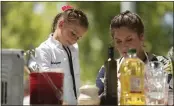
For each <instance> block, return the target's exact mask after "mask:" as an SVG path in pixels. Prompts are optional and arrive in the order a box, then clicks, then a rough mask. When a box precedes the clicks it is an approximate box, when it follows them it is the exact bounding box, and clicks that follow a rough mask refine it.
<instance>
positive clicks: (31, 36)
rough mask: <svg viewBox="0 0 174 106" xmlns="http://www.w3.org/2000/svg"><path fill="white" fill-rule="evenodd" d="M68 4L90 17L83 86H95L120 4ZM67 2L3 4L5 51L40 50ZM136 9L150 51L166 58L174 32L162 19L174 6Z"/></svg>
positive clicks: (83, 53) (83, 50)
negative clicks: (170, 35) (89, 84)
mask: <svg viewBox="0 0 174 106" xmlns="http://www.w3.org/2000/svg"><path fill="white" fill-rule="evenodd" d="M66 3H68V4H70V5H73V6H75V7H76V8H79V9H81V10H83V11H84V12H85V13H86V14H87V16H88V18H89V24H90V26H89V30H88V32H87V34H86V36H84V38H82V39H81V40H80V41H79V49H80V65H81V70H82V71H81V79H82V81H83V84H84V83H87V82H92V83H95V79H96V75H97V73H98V70H99V68H100V67H101V65H103V63H104V61H105V60H106V59H107V47H108V44H110V43H111V35H110V32H109V25H110V21H111V19H112V18H113V17H114V16H115V15H117V14H119V13H120V2H106V1H105V2H89V1H88V2H66ZM66 3H65V2H64V3H63V2H1V5H2V9H1V11H2V12H1V14H2V21H1V22H2V40H1V41H2V48H21V49H24V50H27V49H29V46H30V45H31V44H32V45H33V46H34V47H37V46H38V45H39V44H40V43H41V42H43V41H44V40H45V39H46V38H47V37H48V34H49V33H50V30H51V24H52V20H53V18H54V16H55V15H56V14H57V13H58V12H60V11H61V9H60V7H61V6H62V5H64V4H66ZM38 5H39V6H38ZM136 6H137V13H138V14H139V15H140V16H141V17H142V19H143V22H144V24H145V38H146V42H145V45H146V49H147V51H150V52H152V53H155V54H158V55H165V54H166V53H167V51H168V50H169V48H170V45H171V44H170V42H169V34H172V36H173V33H172V31H171V32H169V30H168V27H162V25H161V24H162V17H163V16H164V14H165V13H166V12H173V3H172V2H137V4H136ZM38 8H39V10H41V11H38V10H37V9H38ZM172 30H173V29H172ZM118 56H119V55H118V53H117V51H116V57H118Z"/></svg>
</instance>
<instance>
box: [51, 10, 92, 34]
mask: <svg viewBox="0 0 174 106" xmlns="http://www.w3.org/2000/svg"><path fill="white" fill-rule="evenodd" d="M60 17H63V19H64V20H65V22H67V23H69V22H70V23H78V24H80V25H81V26H82V27H84V28H88V25H89V23H88V19H87V16H86V14H85V13H83V12H82V11H81V10H77V9H67V10H65V11H64V12H62V13H59V14H57V15H56V17H55V18H54V20H53V24H52V30H51V32H52V33H54V31H55V30H56V26H57V22H58V20H59V19H60Z"/></svg>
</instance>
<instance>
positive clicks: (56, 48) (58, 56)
mask: <svg viewBox="0 0 174 106" xmlns="http://www.w3.org/2000/svg"><path fill="white" fill-rule="evenodd" d="M51 35H52V34H50V35H49V38H48V39H47V40H46V41H44V42H43V43H41V44H40V46H39V47H37V48H36V49H35V59H36V60H35V61H33V60H32V61H30V64H32V63H33V62H36V63H37V64H39V67H40V71H50V69H54V68H62V69H63V72H64V87H63V91H64V95H63V99H64V102H66V103H68V105H76V104H77V100H76V98H75V95H74V90H73V80H72V75H71V73H70V67H69V60H68V55H67V53H66V51H65V50H64V48H63V47H62V44H61V43H60V42H59V41H57V40H55V39H53V36H51ZM69 49H70V51H71V54H72V62H73V68H74V77H75V83H76V92H77V97H78V96H79V87H80V66H79V57H78V44H77V43H76V44H74V45H71V46H69ZM57 80H59V79H57Z"/></svg>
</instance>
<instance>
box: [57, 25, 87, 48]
mask: <svg viewBox="0 0 174 106" xmlns="http://www.w3.org/2000/svg"><path fill="white" fill-rule="evenodd" d="M60 29H61V39H62V42H63V44H64V45H73V44H75V43H76V42H77V40H79V39H80V38H81V37H82V36H83V35H84V34H85V32H86V31H87V29H86V28H83V27H82V26H80V25H78V24H67V23H63V25H62V27H61V28H60Z"/></svg>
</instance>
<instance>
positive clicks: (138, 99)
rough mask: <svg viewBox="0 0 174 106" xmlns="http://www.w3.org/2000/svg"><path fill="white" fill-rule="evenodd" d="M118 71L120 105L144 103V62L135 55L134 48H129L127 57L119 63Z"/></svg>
mask: <svg viewBox="0 0 174 106" xmlns="http://www.w3.org/2000/svg"><path fill="white" fill-rule="evenodd" d="M119 71H120V73H121V75H120V82H121V98H120V105H145V95H144V63H143V62H142V61H141V60H140V59H139V58H138V57H137V55H136V49H129V51H128V57H127V58H125V59H124V61H123V62H122V63H121V66H120V69H119Z"/></svg>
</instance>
